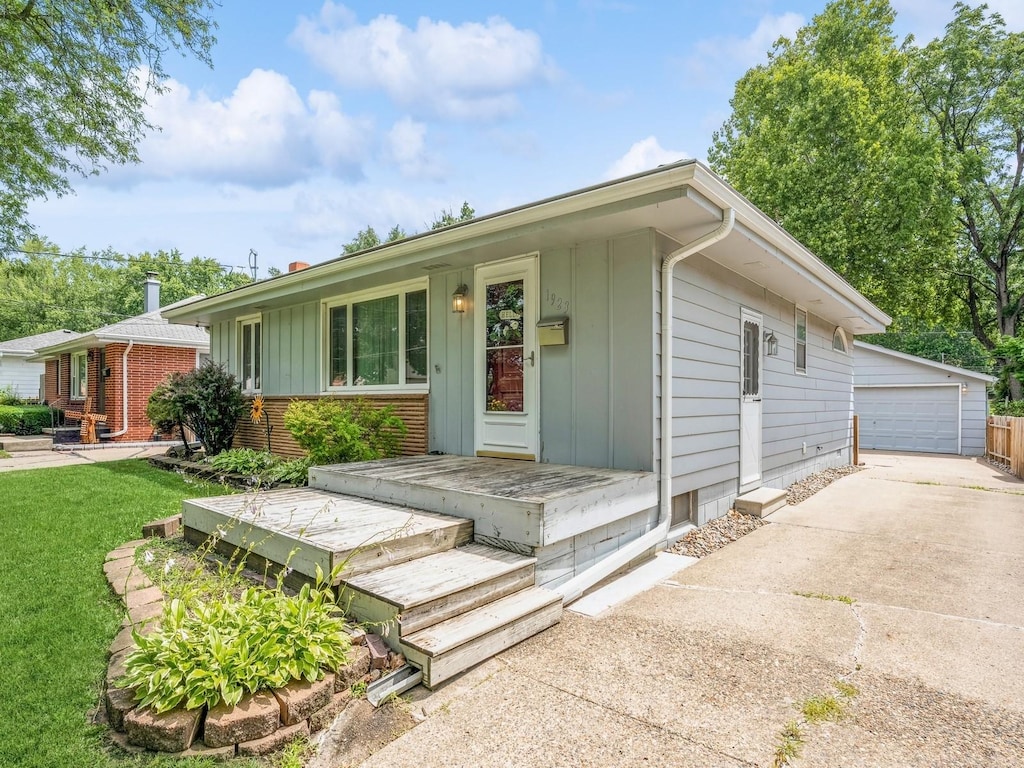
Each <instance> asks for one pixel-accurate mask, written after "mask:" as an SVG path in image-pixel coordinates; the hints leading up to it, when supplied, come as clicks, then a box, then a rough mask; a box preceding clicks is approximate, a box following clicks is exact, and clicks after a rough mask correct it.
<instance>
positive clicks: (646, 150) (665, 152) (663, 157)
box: [605, 136, 690, 179]
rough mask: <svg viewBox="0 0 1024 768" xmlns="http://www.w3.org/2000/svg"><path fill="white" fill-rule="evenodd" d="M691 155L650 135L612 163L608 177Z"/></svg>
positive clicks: (630, 172)
mask: <svg viewBox="0 0 1024 768" xmlns="http://www.w3.org/2000/svg"><path fill="white" fill-rule="evenodd" d="M687 157H690V154H689V153H687V152H683V151H682V150H679V149H665V148H664V147H663V146H661V144H660V143H659V142H658V139H657V137H655V136H648V137H647V138H646V139H641V140H640V141H638V142H636V143H635V144H634V145H633V146H632V147H630V148H629V151H628V152H626V154H624V155H623V156H622V157H620V158H619V159H618V160H616V161H615V162H614V163H612V165H611V167H609V168H608V170H607V171H606V172H605V178H606V179H618V178H620V177H622V176H629V175H630V174H633V173H639V172H640V171H646V170H650V169H651V168H657V167H658V166H659V165H665V164H666V163H674V162H676V161H677V160H683V159H685V158H687Z"/></svg>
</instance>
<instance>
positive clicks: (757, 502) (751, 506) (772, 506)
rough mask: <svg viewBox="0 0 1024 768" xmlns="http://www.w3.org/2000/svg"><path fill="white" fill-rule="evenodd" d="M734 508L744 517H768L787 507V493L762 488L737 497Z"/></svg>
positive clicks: (776, 489) (775, 489)
mask: <svg viewBox="0 0 1024 768" xmlns="http://www.w3.org/2000/svg"><path fill="white" fill-rule="evenodd" d="M732 506H733V509H735V510H736V511H737V512H741V513H743V514H744V515H751V516H753V517H768V515H770V514H771V513H772V512H774V511H775V510H777V509H779V508H781V507H784V506H786V491H784V490H780V489H778V488H768V487H761V488H758V489H757V490H756V491H750V492H749V493H744V494H743V495H742V496H737V497H736V501H734V502H733V505H732Z"/></svg>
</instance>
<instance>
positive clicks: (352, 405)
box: [284, 398, 407, 464]
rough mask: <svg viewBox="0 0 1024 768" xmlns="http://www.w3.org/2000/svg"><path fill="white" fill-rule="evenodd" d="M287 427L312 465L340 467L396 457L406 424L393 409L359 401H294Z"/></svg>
mask: <svg viewBox="0 0 1024 768" xmlns="http://www.w3.org/2000/svg"><path fill="white" fill-rule="evenodd" d="M284 425H285V427H287V428H288V431H289V432H291V433H292V437H294V438H295V441H296V442H297V443H298V444H299V445H300V446H301V447H302V448H303V449H304V450H305V451H306V453H307V454H308V455H309V459H310V461H311V462H312V463H313V464H339V463H343V462H348V461H368V460H370V459H379V458H384V457H386V456H397V455H398V452H399V448H400V447H401V443H402V438H403V437H405V434H406V432H407V430H406V427H405V423H404V422H403V421H402V420H401V419H400V418H399V417H398V416H396V415H395V408H394V406H393V405H388V406H385V407H383V408H377V407H375V406H374V405H373V404H372V403H371V402H369V401H367V400H364V399H362V398H360V399H358V400H349V401H342V400H332V399H326V398H325V399H321V400H316V401H310V400H293V401H292V402H291V403H290V404H289V405H288V408H287V409H286V410H285V412H284Z"/></svg>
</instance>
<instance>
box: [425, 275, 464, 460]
mask: <svg viewBox="0 0 1024 768" xmlns="http://www.w3.org/2000/svg"><path fill="white" fill-rule="evenodd" d="M460 284H465V285H472V284H473V270H471V269H466V270H462V271H459V272H448V273H446V274H442V275H432V276H431V278H430V287H429V289H428V291H427V293H428V297H429V298H428V301H429V307H430V310H429V314H430V317H429V333H430V336H429V341H428V343H427V349H428V356H429V360H430V410H429V414H428V419H429V421H430V436H429V441H428V444H429V446H430V450H432V451H441V452H442V453H452V454H456V455H459V456H472V455H473V453H474V448H473V301H472V300H471V301H470V302H469V308H468V311H467V312H465V313H463V314H457V313H455V312H452V299H451V296H452V293H453V292H454V291H455V289H456V288H457V287H458V286H459V285H460ZM471 298H472V297H471Z"/></svg>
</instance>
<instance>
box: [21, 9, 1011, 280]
mask: <svg viewBox="0 0 1024 768" xmlns="http://www.w3.org/2000/svg"><path fill="white" fill-rule="evenodd" d="M486 5H487V10H486V11H484V10H479V9H477V7H476V4H470V3H464V2H434V3H430V4H429V6H428V7H429V10H424V8H425V7H426V6H425V4H423V3H407V2H350V3H346V4H342V3H336V2H322V0H321V1H319V2H307V1H306V0H295V1H294V2H266V1H265V0H261V1H260V2H253V1H252V0H222V4H221V7H219V8H218V9H217V10H216V12H215V18H216V20H217V22H218V24H219V30H218V32H217V38H218V43H217V45H216V47H215V48H214V50H213V59H214V68H213V69H209V68H207V67H205V66H204V65H201V64H198V63H196V62H194V61H191V60H187V59H183V58H179V57H178V56H176V55H173V54H172V55H171V56H169V57H168V60H167V63H166V70H167V72H168V74H169V75H170V77H171V78H172V81H171V82H170V83H169V86H170V87H169V90H168V92H167V93H166V94H164V95H162V96H157V97H154V98H152V99H151V100H150V101H151V103H150V108H149V116H150V119H151V120H152V122H154V123H155V124H157V125H159V126H161V128H162V130H161V131H160V132H158V133H153V134H151V135H150V136H149V137H147V138H146V139H145V140H144V142H143V143H142V145H141V147H140V154H141V157H142V163H141V164H140V165H137V166H132V167H118V168H114V169H112V170H110V171H108V172H107V173H105V174H103V175H101V176H99V177H96V178H90V179H87V180H76V181H75V188H76V191H77V194H75V195H73V196H69V197H66V198H63V199H57V200H48V201H45V202H39V203H37V204H35V205H34V206H33V207H32V209H31V217H32V220H33V222H34V223H35V224H36V226H37V228H38V231H39V233H40V234H41V235H43V236H45V237H47V238H49V239H50V240H52V241H53V242H55V243H56V244H57V245H58V246H59V247H60V248H61V249H62V250H65V251H67V250H72V249H75V248H79V247H84V248H86V249H87V250H100V249H103V248H105V247H108V246H109V247H113V248H114V249H115V250H118V251H120V252H123V253H138V252H140V251H144V250H149V251H153V250H157V249H168V250H169V249H172V248H177V249H179V250H180V251H182V253H183V254H184V255H185V256H187V257H191V256H203V257H209V258H215V259H216V260H217V261H219V262H221V263H225V264H237V265H245V264H246V263H247V259H248V253H249V249H250V248H251V249H253V250H255V251H257V252H258V254H259V264H260V273H261V276H263V275H265V270H266V268H267V267H268V266H276V267H278V268H281V269H284V268H286V265H287V264H288V262H290V261H294V260H302V261H308V262H312V263H316V262H319V261H323V260H325V259H329V258H332V257H334V256H336V255H337V254H338V253H339V252H340V250H341V246H342V244H343V243H345V242H347V241H349V240H350V239H351V238H352V237H353V236H354V235H355V234H356V233H357V232H358V231H359V230H360V229H362V228H363V227H365V226H366V225H367V224H369V225H372V226H374V227H375V228H376V229H377V231H378V232H380V233H384V232H386V231H387V230H388V229H389V228H390V227H391V226H392V225H394V224H399V225H400V226H402V227H403V228H404V229H405V230H406V231H407V232H409V233H412V232H416V231H421V230H423V229H425V228H426V226H427V224H428V222H430V221H431V220H432V219H433V217H434V215H435V214H436V213H437V212H438V211H440V210H442V209H446V208H452V209H454V210H458V208H459V207H460V206H461V204H462V201H463V200H467V201H469V203H470V204H471V205H472V206H474V208H475V209H476V212H477V213H478V214H483V213H489V212H492V211H496V210H500V209H503V208H507V207H511V206H514V205H519V204H522V203H527V202H530V201H533V200H537V199H539V198H542V197H546V196H548V195H553V194H558V193H561V192H566V191H569V190H572V189H576V188H579V187H582V186H586V185H588V184H593V183H596V182H599V181H602V180H604V179H608V178H614V177H616V176H621V175H625V174H628V173H633V172H636V171H640V170H643V169H645V168H651V167H654V166H656V165H658V164H660V163H664V162H669V161H672V160H677V159H681V158H683V157H696V158H699V159H702V160H703V159H705V158H706V156H707V149H708V146H709V145H710V143H711V136H712V133H713V132H714V130H715V129H716V128H718V127H719V126H720V125H721V124H722V122H723V121H724V120H725V118H726V117H727V116H728V114H729V98H730V96H731V95H732V90H733V86H734V84H735V82H736V80H737V79H738V78H739V77H740V76H741V75H742V74H743V73H744V72H745V71H746V70H747V69H748V68H749V67H751V66H753V65H755V64H758V63H761V62H763V61H764V60H765V58H766V53H767V51H768V50H769V49H770V47H771V44H772V42H773V41H774V40H775V39H776V38H777V37H778V36H779V35H792V34H793V33H794V32H795V31H796V30H797V29H798V28H799V27H800V26H801V25H803V24H805V23H807V22H809V21H810V19H811V18H812V17H813V16H814V15H815V14H816V13H818V12H820V11H821V9H822V8H823V7H824V2H823V1H822V2H806V1H804V0H788V1H787V0H779V1H778V2H776V1H774V0H731V1H730V2H727V3H725V2H723V3H718V4H712V3H707V2H688V1H685V2H684V1H677V2H667V1H666V2H642V1H641V0H636V2H631V1H630V0H571V1H569V2H556V0H549V1H548V2H541V3H529V2H527V3H504V2H502V3H488V4H486ZM712 6H714V7H712ZM989 6H990V7H991V8H993V9H995V10H998V11H1000V12H1001V13H1002V14H1003V16H1004V18H1005V19H1006V21H1007V25H1008V27H1010V28H1011V29H1015V30H1020V29H1022V28H1024V3H1020V2H1019V0H995V1H993V2H989ZM893 7H894V8H895V9H896V11H897V15H898V16H897V32H898V34H900V35H905V34H908V33H912V34H914V35H915V36H916V37H917V38H918V39H919V40H927V39H931V38H932V37H935V36H936V35H938V34H940V33H941V31H942V27H943V25H944V24H945V23H946V22H947V21H948V20H949V18H950V17H951V15H952V10H951V9H952V0H949V2H945V1H943V2H934V1H929V0H893Z"/></svg>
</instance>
